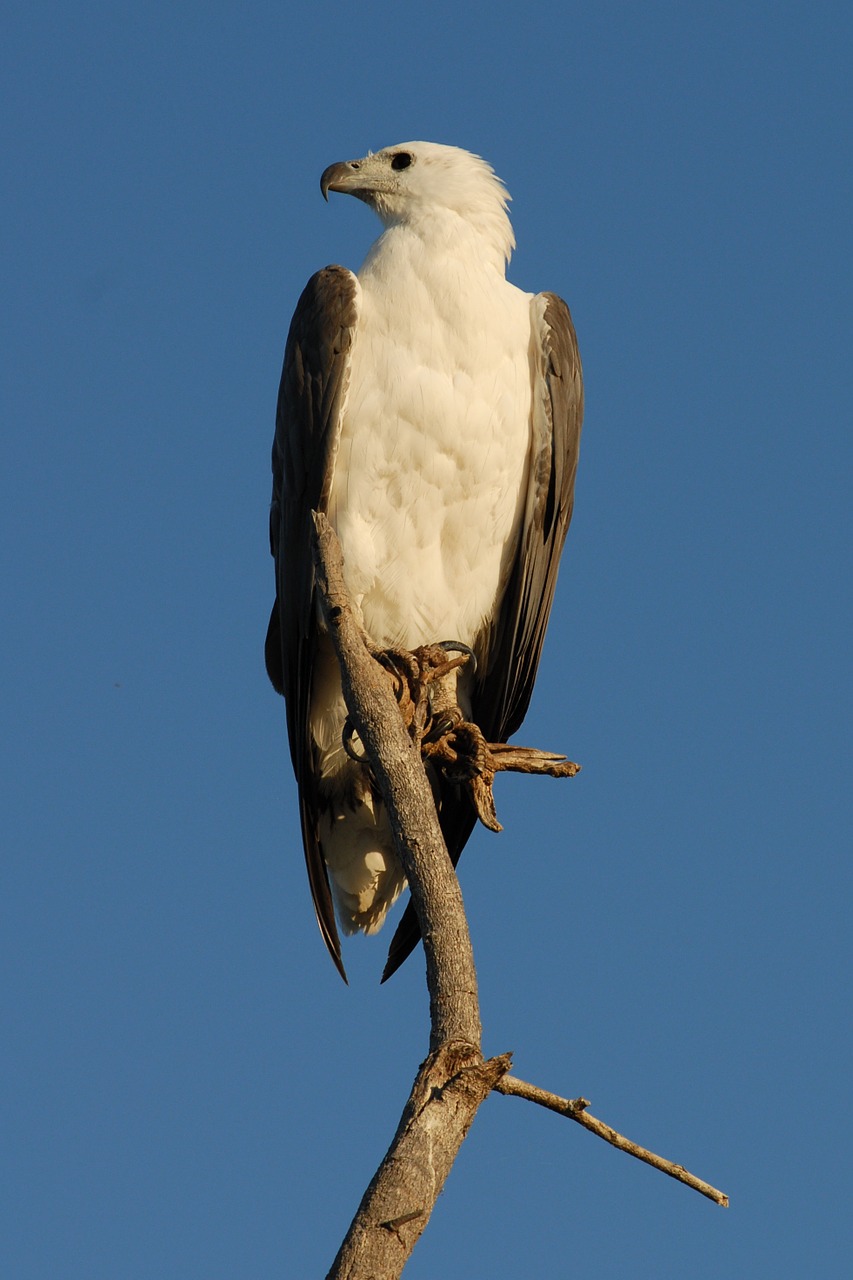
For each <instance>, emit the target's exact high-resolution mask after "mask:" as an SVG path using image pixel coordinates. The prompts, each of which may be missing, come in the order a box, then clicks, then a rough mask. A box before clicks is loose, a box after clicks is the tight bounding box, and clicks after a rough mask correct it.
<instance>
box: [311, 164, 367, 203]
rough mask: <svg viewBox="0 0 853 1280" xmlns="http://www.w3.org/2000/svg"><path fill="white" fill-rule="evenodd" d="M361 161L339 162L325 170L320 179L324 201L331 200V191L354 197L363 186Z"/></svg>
mask: <svg viewBox="0 0 853 1280" xmlns="http://www.w3.org/2000/svg"><path fill="white" fill-rule="evenodd" d="M361 165H362V162H361V160H339V161H338V163H337V164H330V165H329V167H328V169H324V170H323V174H322V177H321V178H320V190H321V191H322V193H323V199H324V200H328V199H329V192H330V191H343V192H346V193H349V194H350V195H354V194H355V193H356V192H357V191H358V190H359V189H360V188H361V186H362V185H363V182H362V181H361V180H360V170H361Z"/></svg>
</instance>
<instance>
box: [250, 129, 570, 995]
mask: <svg viewBox="0 0 853 1280" xmlns="http://www.w3.org/2000/svg"><path fill="white" fill-rule="evenodd" d="M320 189H321V192H322V194H323V197H324V198H325V199H326V200H328V193H329V192H330V191H335V192H343V193H346V194H349V195H353V196H356V197H357V198H358V199H359V200H362V201H364V203H365V204H367V205H369V206H370V208H371V209H373V210H374V212H375V213H376V214H378V216H379V218H380V220H381V222H382V224H383V226H384V230H383V232H382V234H381V235H380V236H379V238H378V240H376V242H375V243H374V244H373V246H372V248H371V249H370V251H369V252H368V254H367V257H366V259H365V261H364V264H363V265H362V267H361V269H360V270H359V271H358V273H357V274H354V273H353V272H352V271H349V270H347V268H345V267H341V266H329V267H326V268H325V269H324V270H322V271H318V272H317V273H316V275H314V276H312V278H311V279H310V280H309V281H308V284H307V285H306V287H305V289H304V291H303V293H302V296H301V297H300V299H299V302H298V304H297V306H296V311H295V313H294V315H293V320H292V322H291V325H290V331H289V334H288V338H287V343H286V347H285V353H284V366H283V370H282V375H281V384H280V388H279V394H278V408H277V414H276V427H275V437H274V442H273V450H272V469H273V492H272V504H271V509H270V545H271V550H272V554H273V557H274V559H275V580H276V598H275V603H274V605H273V609H272V614H271V617H270V622H269V629H268V632H267V639H266V649H265V656H266V666H267V671H268V674H269V677H270V680H271V682H272V684H273V686H274V688H275V689H276V690H277V691H278V692H279V693H280V694H282V695H283V696H284V698H285V701H286V708H287V727H288V738H289V744H290V754H291V758H292V762H293V768H294V772H295V775H296V782H297V787H298V792H299V811H300V820H301V826H302V839H303V844H304V850H305V860H306V863H307V867H308V880H309V883H310V886H311V894H312V897H313V900H314V908H315V911H316V914H317V921H318V923H319V926H320V931H321V933H322V935H323V938H324V940H325V943H326V946H327V947H328V950H329V953H330V955H331V957H332V959H333V960H334V962H335V965H336V966H337V969H338V972H339V973H340V974H341V977H343V979H344V981H346V972H345V969H344V965H343V960H342V957H341V943H340V936H339V933H338V927H337V924H336V919H335V916H336V913H337V919H338V921H339V922H340V925H341V928H342V930H343V932H344V933H346V934H351V933H356V932H358V931H362V932H364V933H366V934H372V933H375V932H376V931H377V930H378V929H379V928H380V927H381V926H382V924H383V922H384V920H385V917H386V915H387V913H388V911H389V909H390V907H391V906H392V904H393V903H394V902H395V900H396V899H397V897H398V896H399V894H400V892H401V891H402V889H403V888H404V887H405V876H404V874H403V872H402V869H401V867H400V864H399V862H398V859H397V857H396V854H395V851H394V844H393V840H392V837H391V830H390V826H389V823H388V818H387V815H386V813H385V811H384V809H383V804H382V800H381V797H380V795H379V792H378V788H377V786H376V784H375V781H374V779H373V777H372V774H371V770H370V767H369V764H368V763H367V762H366V761H365V762H361V761H360V760H359V759H358V758H354V757H357V752H355V751H353V749H352V744H351V743H350V744H345V743H344V741H343V737H342V734H343V731H344V727H345V725H346V721H347V713H346V708H345V705H344V701H343V696H342V693H341V681H340V675H339V671H338V666H337V662H336V659H335V655H334V652H333V650H332V645H331V642H330V640H329V637H328V636H327V635H326V633H325V631H324V628H323V625H322V623H321V621H320V618H319V613H318V605H317V600H316V595H315V584H314V578H313V570H312V556H311V539H312V531H313V524H312V515H311V513H312V511H321V512H324V513H325V514H326V515H327V516H328V518H329V520H330V521H331V524H332V526H333V528H334V529H335V531H336V533H337V535H338V538H339V539H340V543H341V546H342V549H343V556H344V565H345V570H344V576H345V581H346V585H347V588H348V591H349V593H350V596H351V598H352V601H353V605H354V607H355V610H356V614H357V616H358V618H359V621H360V622H361V623H362V625H363V627H364V629H365V630H366V632H367V634H368V635H369V637H370V638H371V640H372V642H373V643H374V645H375V646H377V648H386V647H387V648H389V649H390V648H394V649H404V650H412V649H415V648H417V647H418V646H420V645H426V644H435V643H441V642H448V643H449V644H452V645H453V646H455V647H461V648H462V649H463V650H465V649H469V650H471V651H472V653H473V660H472V661H469V662H467V663H465V664H464V666H462V667H460V668H459V674H458V677H457V687H456V695H457V700H458V704H459V707H460V709H461V710H462V712H463V714H464V715H465V718H466V719H467V720H470V721H473V722H474V723H475V724H477V725H478V726H479V728H480V729H481V730H482V732H483V734H484V736H485V738H486V740H487V741H489V742H506V741H507V740H508V738H509V736H510V735H511V734H513V733H514V732H515V731H516V730H517V729H518V727H519V726H520V724H521V722H522V720H523V718H524V716H525V714H526V712H527V708H528V704H529V702H530V697H531V693H532V690H533V683H534V680H535V677H536V671H537V667H538V665H539V658H540V654H541V651H542V642H543V639H544V636H545V629H546V626H547V623H548V615H549V613H550V610H551V604H552V601H553V597H554V587H555V584H556V580H557V566H558V561H559V558H560V553H561V551H562V548H563V543H564V540H565V537H566V531H567V529H568V526H569V521H570V519H571V515H572V505H573V497H574V484H575V473H576V470H577V463H578V449H579V444H580V433H581V421H582V417H583V382H582V374H581V363H580V357H579V354H578V345H577V339H576V337H575V331H574V327H573V325H572V320H571V316H570V314H569V309H568V307H567V306H566V304H565V302H563V301H562V299H561V298H559V297H558V296H557V295H556V294H553V293H538V294H529V293H524V292H523V291H522V290H521V289H518V288H516V286H515V285H513V284H510V283H509V281H508V280H507V279H506V268H507V265H508V263H509V259H510V255H511V253H512V250H513V248H514V247H515V237H514V235H513V230H512V226H511V223H510V220H509V216H508V213H507V203H508V201H509V199H510V197H509V194H508V192H507V190H506V188H505V187H504V185H503V183H502V182H501V181H500V179H499V178H498V177H497V176H496V174H495V172H494V170H493V169H492V167H491V166H490V165H489V164H487V163H486V162H485V161H484V160H483V159H481V158H480V157H479V156H476V155H473V154H471V153H470V152H468V151H464V150H462V149H460V148H458V147H451V146H444V145H439V144H437V143H431V142H405V143H400V144H398V145H397V146H392V147H386V148H384V149H383V150H382V151H377V152H369V153H368V154H367V155H366V156H365V157H364V158H363V159H360V160H348V161H344V162H341V163H337V164H332V165H330V166H329V167H328V168H327V169H326V170H325V171H324V173H323V175H322V177H321V179H320ZM347 747H349V749H347ZM432 782H433V789H434V792H435V795H436V803H437V807H438V812H439V818H440V822H441V827H442V831H443V834H444V837H445V840H446V842H447V847H448V851H449V853H450V856H451V858H452V860H453V863H454V865H455V864H456V863H457V862H458V859H459V856H460V854H461V852H462V849H463V847H464V845H465V843H466V841H467V840H468V837H469V836H470V834H471V831H472V829H473V827H474V823H475V820H476V815H475V812H474V809H473V806H472V804H471V801H470V799H469V798H468V796H467V794H465V793H464V792H463V791H462V790H461V789H460V787H459V786H458V785H457V784H455V783H452V782H449V781H448V780H447V779H446V778H443V777H439V776H436V777H434V778H433V779H432ZM419 937H420V930H419V926H418V922H417V918H416V916H415V913H414V910H413V908H412V906H411V904H409V905H408V907H407V908H406V911H405V912H404V913H403V916H402V918H401V920H400V924H399V926H398V928H397V931H396V933H395V934H394V937H393V939H392V942H391V947H390V950H389V953H388V960H387V963H386V966H385V970H384V972H383V975H382V980H383V981H385V979H386V978H388V977H389V976H390V975H391V974H392V973H393V972H394V971H395V970H396V969H397V968H398V967H399V965H400V964H402V962H403V961H404V960H405V959H406V957H407V956H408V955H409V954H410V952H411V951H412V950H413V948H414V947H415V946H416V945H417V942H418V940H419Z"/></svg>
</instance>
